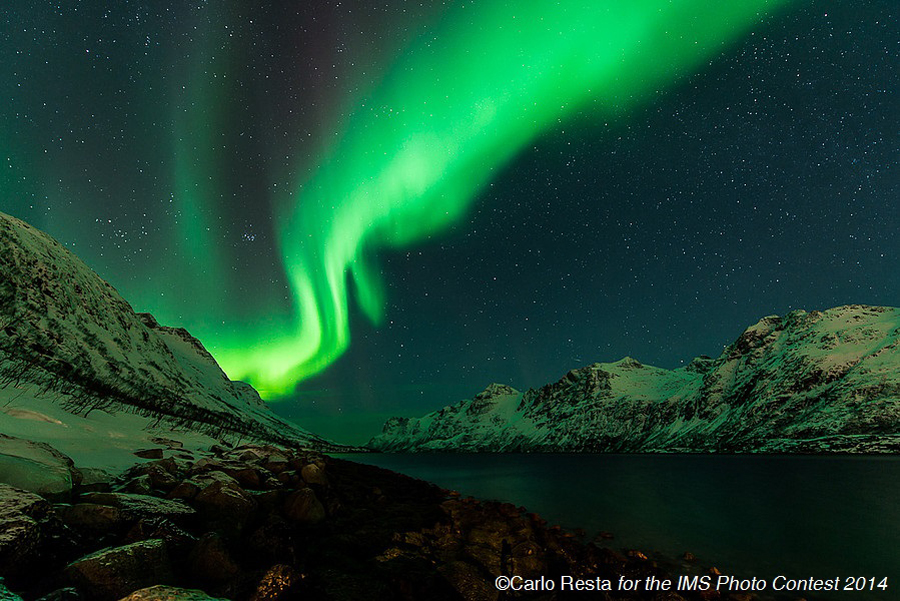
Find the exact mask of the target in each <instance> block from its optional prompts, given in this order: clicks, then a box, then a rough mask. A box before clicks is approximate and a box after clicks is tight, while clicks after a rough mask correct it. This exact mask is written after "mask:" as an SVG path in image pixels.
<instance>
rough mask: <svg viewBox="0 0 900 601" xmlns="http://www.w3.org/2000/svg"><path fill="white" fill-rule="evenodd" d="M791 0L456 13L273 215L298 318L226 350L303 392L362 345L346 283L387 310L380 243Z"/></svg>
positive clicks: (239, 366)
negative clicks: (569, 124)
mask: <svg viewBox="0 0 900 601" xmlns="http://www.w3.org/2000/svg"><path fill="white" fill-rule="evenodd" d="M784 3H785V1H781V0H768V1H766V0H756V1H748V2H726V3H714V4H712V5H711V4H709V3H707V2H700V1H698V0H676V1H671V0H665V1H660V0H642V1H634V2H613V1H604V2H597V1H596V0H592V1H576V0H569V1H562V2H557V1H553V2H550V1H546V0H531V1H528V2H522V1H517V2H505V1H492V2H486V3H476V4H460V5H458V6H456V7H454V8H453V9H451V10H450V11H449V12H448V14H446V15H445V16H444V17H443V19H442V20H441V21H440V23H439V24H438V25H437V26H436V27H434V28H433V29H432V30H430V31H429V32H428V33H427V34H426V35H423V36H421V37H420V38H419V39H417V40H416V41H415V42H414V43H412V44H411V45H410V46H409V47H408V48H407V49H406V50H405V52H404V53H403V54H402V56H400V57H399V58H398V59H397V60H396V61H395V62H394V64H393V65H392V66H391V68H390V70H389V71H388V72H387V74H386V76H385V77H384V79H383V81H381V82H380V84H379V85H378V86H377V87H376V89H374V91H372V93H371V94H370V95H369V96H368V98H367V99H365V100H364V101H363V102H361V103H360V104H359V106H358V107H357V108H356V110H355V112H354V113H353V114H352V115H351V116H350V117H349V118H348V119H347V120H346V123H345V124H344V127H343V129H342V132H341V134H340V136H339V138H338V142H337V143H336V144H334V146H333V147H332V148H330V152H329V154H328V156H327V157H326V158H324V160H322V161H321V162H320V164H319V165H318V167H317V169H316V171H315V172H314V174H313V176H312V178H311V179H309V180H308V181H303V182H297V184H296V198H299V201H296V202H285V203H282V205H283V206H282V207H281V209H280V215H278V216H277V219H276V222H277V223H279V224H280V226H279V227H280V231H279V243H280V248H281V254H282V257H283V261H284V269H285V271H286V273H287V279H288V281H289V284H290V289H291V292H292V295H293V298H292V305H293V306H294V307H295V315H294V316H293V319H291V320H290V321H289V323H283V322H282V323H278V322H273V323H272V325H270V326H269V327H268V328H263V329H260V328H258V327H254V328H252V329H250V330H247V331H246V332H244V333H242V334H239V335H238V334H235V335H233V336H231V337H230V339H222V338H220V339H217V340H213V341H212V342H213V344H212V349H213V352H214V354H215V355H216V357H217V358H218V359H219V361H220V362H221V363H222V365H223V366H224V368H225V370H226V371H227V372H228V374H229V376H230V377H232V378H239V379H243V380H246V381H248V382H250V383H251V384H253V385H254V386H255V387H257V388H258V389H259V390H260V391H262V393H263V394H264V396H266V397H267V398H270V399H271V398H277V397H279V396H282V395H285V394H287V393H290V392H291V391H292V390H293V388H294V387H295V386H296V384H297V383H298V382H299V381H301V380H303V379H304V378H306V377H309V376H311V375H313V374H316V373H318V372H320V371H321V370H323V369H324V368H326V367H327V366H328V365H329V364H331V363H332V362H333V361H334V360H335V359H336V358H337V357H339V356H340V355H341V353H342V352H343V351H344V350H345V349H346V348H347V345H348V344H349V343H350V331H349V326H348V323H349V322H348V312H349V311H350V310H351V309H350V303H349V300H348V299H349V296H350V294H349V292H348V281H351V280H352V282H353V287H354V291H355V298H356V299H357V300H358V302H359V305H360V306H361V308H362V310H363V311H364V313H365V314H366V315H367V316H368V317H369V319H371V320H372V322H373V323H375V324H378V323H379V322H380V320H381V319H382V318H383V306H384V295H385V291H384V284H383V282H382V279H381V277H380V274H379V272H378V268H377V266H376V263H375V256H376V254H377V252H378V251H379V249H382V248H402V247H406V246H409V245H412V244H414V243H416V242H418V241H422V240H424V239H427V238H428V237H429V236H432V235H434V234H437V233H439V232H441V231H442V230H444V229H445V228H447V227H448V226H450V225H451V224H453V223H454V222H455V221H457V220H458V219H460V217H461V216H463V215H464V214H465V213H466V211H467V209H468V208H469V207H470V205H471V204H472V203H473V201H474V200H475V198H476V196H477V193H478V191H479V189H480V188H481V187H482V186H483V185H484V184H485V183H486V182H488V181H489V180H490V178H491V177H492V174H493V173H494V172H495V171H496V170H498V169H499V168H500V167H502V166H503V165H504V164H505V163H506V162H508V161H509V160H510V159H511V158H513V157H514V156H515V155H516V154H517V153H518V152H519V151H520V150H521V149H522V148H523V146H524V145H526V144H528V142H529V141H531V140H533V139H535V138H536V137H537V136H540V135H541V134H542V132H545V131H546V130H548V128H551V127H553V126H556V125H558V124H559V123H561V122H563V121H565V120H566V119H569V118H573V117H575V116H579V117H582V116H584V115H587V116H589V117H590V118H597V119H600V118H603V119H608V118H611V117H615V116H616V115H621V114H622V113H623V112H624V111H627V110H628V109H629V108H630V107H632V106H633V105H635V104H636V103H640V102H647V101H648V100H649V99H651V98H652V97H653V96H654V95H655V94H658V93H659V92H660V90H661V88H662V87H663V86H666V85H670V84H672V83H673V82H674V81H676V80H677V79H678V78H679V77H680V76H684V75H686V74H690V73H691V72H693V71H695V70H697V69H699V68H701V66H702V65H703V64H704V63H705V62H708V61H709V60H710V59H711V58H712V57H714V56H715V55H716V54H717V53H719V52H721V50H722V48H723V46H724V45H725V44H727V43H729V42H732V41H735V40H737V39H740V38H741V36H743V35H744V34H745V33H746V32H747V30H748V29H749V28H750V27H752V26H753V25H754V24H756V23H758V22H759V21H760V19H761V18H762V17H763V16H764V15H765V14H766V13H769V12H771V11H773V10H775V9H777V8H778V7H780V6H781V5H783V4H784ZM194 239H201V237H200V236H197V237H195V238H194Z"/></svg>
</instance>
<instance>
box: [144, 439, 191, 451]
mask: <svg viewBox="0 0 900 601" xmlns="http://www.w3.org/2000/svg"><path fill="white" fill-rule="evenodd" d="M150 442H152V443H153V444H158V445H162V446H164V447H168V448H170V449H182V448H184V443H183V442H181V441H180V440H172V439H171V438H163V437H162V436H151V437H150Z"/></svg>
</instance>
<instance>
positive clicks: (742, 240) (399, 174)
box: [0, 0, 900, 443]
mask: <svg viewBox="0 0 900 601" xmlns="http://www.w3.org/2000/svg"><path fill="white" fill-rule="evenodd" d="M272 4H273V6H268V5H265V6H254V5H252V4H250V3H247V2H234V1H228V2H221V3H206V2H194V3H182V2H171V3H167V2H152V3H149V2H128V1H123V2H117V3H102V2H97V1H93V0H92V1H88V2H66V3H59V4H57V3H42V2H32V1H29V2H24V1H19V0H12V1H11V2H6V3H4V5H3V6H2V8H0V15H2V20H3V22H4V23H5V24H6V26H5V27H4V28H3V29H2V31H0V86H2V99H3V102H2V103H0V158H2V160H3V162H4V165H3V170H2V176H0V190H2V191H0V210H2V211H4V212H7V213H10V214H12V215H15V216H16V217H19V218H22V219H24V220H26V221H28V222H30V223H32V224H33V225H35V226H37V227H39V228H41V229H43V230H45V231H47V232H48V233H50V234H51V235H53V236H55V237H56V238H57V239H59V240H60V241H61V242H63V243H64V244H66V245H67V246H68V247H69V248H70V249H71V250H73V251H74V252H75V253H76V254H78V255H79V256H80V257H81V258H82V259H84V260H85V261H86V262H87V263H88V264H89V265H90V266H91V267H93V268H94V269H95V270H96V271H97V272H98V273H99V274H100V275H101V276H102V277H104V278H105V279H107V280H108V281H109V282H110V283H112V284H113V285H114V286H115V287H116V288H117V289H118V290H119V291H120V292H121V293H122V295H123V296H124V297H125V298H126V299H127V300H129V301H130V302H131V304H132V305H133V306H134V307H135V309H136V310H139V311H150V312H153V313H154V314H155V315H156V316H157V317H158V318H159V320H160V321H161V322H162V323H165V324H167V325H180V326H184V327H186V328H188V329H189V330H190V331H191V332H192V333H193V334H195V335H196V336H198V337H199V338H200V339H201V340H202V341H203V342H204V344H205V345H206V346H207V347H208V348H209V349H210V350H211V351H212V352H213V353H214V355H215V356H216V357H217V358H218V359H219V360H220V362H221V363H222V364H223V366H224V367H225V368H226V371H228V373H229V375H231V376H232V377H236V378H237V377H239V378H246V379H248V380H249V381H251V382H252V383H254V384H255V385H256V386H257V387H258V388H259V389H261V390H262V391H263V393H264V395H265V396H268V397H270V398H278V399H280V400H277V401H274V402H273V407H274V408H275V409H276V411H278V412H279V413H282V414H283V415H286V416H289V417H293V418H295V419H296V420H297V421H298V422H300V423H301V425H304V426H306V427H308V428H309V429H312V430H313V431H316V432H318V433H320V434H322V435H325V436H328V437H332V438H334V439H335V440H338V441H340V442H357V443H358V442H364V441H365V440H367V439H368V438H369V437H371V436H372V435H374V434H375V433H377V432H378V431H379V429H380V425H381V423H383V421H384V419H386V418H387V417H389V416H392V415H421V414H423V413H425V412H428V411H432V410H434V409H436V408H439V407H442V406H444V405H447V404H450V403H452V402H455V401H457V400H459V399H461V398H465V397H470V396H472V395H474V394H476V393H477V392H479V391H480V390H482V389H483V388H484V387H485V386H486V385H487V384H489V383H491V382H502V383H508V384H510V385H512V386H515V387H517V388H519V389H525V388H527V387H529V386H537V385H542V384H545V383H547V382H550V381H553V380H555V379H557V378H559V377H560V376H561V375H563V374H564V373H565V372H566V371H568V370H569V369H572V368H575V367H579V366H583V365H586V364H590V363H593V362H595V361H615V360H617V359H619V358H621V357H623V356H626V355H627V356H632V357H635V358H637V359H638V360H640V361H642V362H644V363H647V364H652V365H658V366H661V367H669V368H673V367H677V366H679V365H682V364H684V363H686V362H688V361H690V359H691V358H693V357H694V356H696V355H700V354H706V355H712V356H716V355H718V353H720V352H721V350H722V347H723V345H725V344H728V343H730V342H731V341H733V340H734V338H735V337H736V336H737V335H738V334H740V332H741V331H742V330H743V329H744V328H745V327H746V326H748V325H750V324H752V323H755V322H756V321H757V320H758V319H759V318H760V317H762V316H765V315H769V314H773V313H774V314H784V313H786V312H788V311H790V310H792V309H807V310H812V309H825V308H829V307H832V306H836V305H841V304H847V303H867V304H883V305H892V306H897V305H898V304H900V300H898V299H900V269H898V268H897V265H898V264H900V236H897V231H900V210H898V208H897V200H898V198H900V172H898V157H900V99H898V97H897V90H898V84H900V14H898V11H897V5H896V2H894V0H884V1H872V2H860V1H853V2H851V1H842V2H806V3H787V2H775V1H770V2H765V1H762V0H760V1H753V2H751V1H747V2H742V3H733V4H736V5H741V6H743V7H748V8H746V10H747V11H749V12H748V13H747V14H738V13H741V10H742V9H733V10H732V9H716V10H719V11H720V13H721V14H709V9H708V3H702V2H693V1H690V0H683V1H682V2H680V3H675V7H676V8H671V5H670V4H669V3H665V2H650V1H649V0H648V1H641V2H638V1H635V2H633V3H610V5H611V6H613V7H615V6H616V5H617V4H621V5H623V6H627V7H628V8H610V9H609V10H608V11H607V13H606V14H604V15H601V16H600V17H598V16H597V15H596V12H597V10H598V9H597V8H596V7H597V6H599V4H600V3H598V2H577V1H567V2H562V3H556V2H543V1H538V0H529V1H521V0H520V1H519V2H503V1H499V0H479V1H477V2H457V3H448V4H447V5H444V4H438V3H426V5H425V6H420V5H418V4H415V3H408V2H398V1H396V0H389V1H388V2H387V3H386V4H385V3H379V4H378V5H377V6H376V5H373V4H372V3H369V2H363V1H358V0H353V1H349V2H334V3H325V2H306V3H272ZM657 4H659V5H660V6H663V5H665V6H666V7H668V8H667V9H666V10H669V11H670V12H669V13H666V16H665V18H664V19H661V20H660V19H659V18H658V17H652V15H654V14H656V13H657V12H659V11H658V10H657V8H658V7H657V6H656V5H657ZM723 4H732V3H723ZM560 6H561V7H562V8H561V7H560ZM704 6H706V8H704ZM670 9H671V10H670ZM729 10H732V12H733V13H735V14H731V13H729V12H728V11H729ZM698 15H702V16H698ZM651 17H652V18H651ZM652 19H656V20H655V21H654V20H652ZM704 36H705V37H704Z"/></svg>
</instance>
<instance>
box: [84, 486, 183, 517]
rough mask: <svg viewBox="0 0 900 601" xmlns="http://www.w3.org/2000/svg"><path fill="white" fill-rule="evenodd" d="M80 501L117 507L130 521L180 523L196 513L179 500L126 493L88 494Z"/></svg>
mask: <svg viewBox="0 0 900 601" xmlns="http://www.w3.org/2000/svg"><path fill="white" fill-rule="evenodd" d="M79 500H81V501H84V502H85V503H94V504H97V505H108V506H110V507H116V508H118V509H120V510H121V512H122V514H123V515H124V516H125V517H126V518H128V519H141V518H148V517H166V518H169V519H171V520H175V521H178V520H179V519H184V518H187V517H189V516H191V515H193V514H195V513H196V512H195V511H194V509H193V508H192V507H190V506H189V505H187V504H185V503H183V502H181V501H179V500H177V499H160V498H159V497H153V496H150V495H138V494H131V493H124V492H105V493H104V492H95V493H88V494H86V495H81V496H80V497H79Z"/></svg>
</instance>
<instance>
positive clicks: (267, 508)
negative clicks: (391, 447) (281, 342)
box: [0, 440, 727, 601]
mask: <svg viewBox="0 0 900 601" xmlns="http://www.w3.org/2000/svg"><path fill="white" fill-rule="evenodd" d="M160 442H162V443H164V444H162V445H160V446H159V447H156V448H151V449H145V450H142V451H139V452H138V454H139V455H140V456H141V457H142V459H137V458H136V461H138V462H139V463H136V465H134V466H133V467H131V468H130V469H129V470H127V471H126V472H125V473H124V474H122V475H121V476H119V477H117V478H115V479H111V480H109V479H104V478H102V477H98V475H97V474H96V473H91V472H89V471H86V473H84V474H82V473H81V472H80V471H79V470H77V469H76V468H74V466H70V467H71V473H72V486H71V489H70V490H59V489H58V488H57V489H56V490H54V491H53V493H52V494H50V495H45V496H47V497H49V499H48V498H45V497H42V496H40V495H38V494H35V493H32V492H27V491H24V490H21V489H18V488H14V487H12V486H9V485H6V484H2V485H0V574H2V576H3V577H4V581H3V582H0V598H2V599H17V598H23V599H26V600H29V601H30V600H32V599H43V600H44V601H51V600H53V601H68V600H73V601H74V600H79V599H84V600H94V599H96V600H100V601H107V600H114V599H123V598H127V599H145V600H147V599H198V600H200V599H209V598H224V599H239V600H240V599H252V600H255V601H264V600H277V599H300V598H302V599H330V600H341V601H343V600H347V601H349V600H354V601H365V600H373V601H374V600H382V599H411V600H415V599H434V600H443V599H446V600H459V599H463V600H471V601H475V600H482V599H484V600H500V599H511V598H522V599H548V600H549V599H557V598H566V596H567V594H566V593H559V592H558V591H557V592H551V593H548V592H537V593H528V594H526V593H522V594H515V595H513V594H509V593H502V592H499V591H497V590H496V589H495V588H494V586H493V582H494V579H495V578H496V577H497V576H500V575H504V574H506V575H510V574H516V575H520V576H522V577H524V578H540V577H542V576H543V577H547V578H559V577H560V576H562V575H571V576H574V577H576V578H578V577H583V578H597V577H599V578H608V579H616V580H617V579H618V578H619V576H627V577H629V578H633V579H637V578H640V579H644V578H646V577H647V576H651V575H655V576H658V577H663V576H665V575H666V573H665V570H664V569H663V568H662V567H661V566H660V565H658V564H657V563H656V562H655V561H653V560H652V559H648V558H647V556H645V555H644V554H643V553H640V552H631V553H623V554H620V553H618V552H616V551H613V550H610V549H606V548H600V547H597V546H595V545H593V544H591V543H585V542H582V541H580V540H579V538H578V536H576V535H575V534H573V533H570V532H566V531H564V530H562V529H561V528H559V527H556V526H549V525H548V524H547V523H546V522H545V521H544V520H542V519H541V518H540V517H539V516H537V515H535V514H532V513H528V512H527V511H526V510H525V509H524V508H521V507H515V506H513V505H510V504H504V503H498V502H484V501H478V500H475V499H466V498H461V497H460V496H459V495H458V494H457V493H454V492H452V491H447V490H444V489H441V488H439V487H437V486H435V485H433V484H430V483H427V482H423V481H420V480H415V479H413V478H409V477H406V476H402V475H399V474H396V473H393V472H390V471H387V470H383V469H380V468H376V467H372V466H366V465H361V464H356V463H352V462H349V461H345V460H341V459H338V458H334V457H328V456H325V455H322V454H319V453H316V452H312V451H307V450H299V449H287V448H281V447H274V446H269V445H242V446H238V447H234V448H231V447H228V446H226V445H217V446H214V447H212V448H211V449H210V450H209V451H208V452H199V451H188V450H186V449H184V448H180V443H178V442H176V441H168V445H169V446H166V444H165V443H166V441H165V440H160ZM697 569H699V568H697ZM3 586H5V587H6V588H7V589H8V590H6V591H4V590H3ZM136 591H137V592H136ZM191 591H192V592H191ZM201 591H202V592H201ZM571 595H577V598H579V599H585V598H595V597H596V598H605V599H635V598H648V599H660V600H661V599H669V600H677V599H681V598H701V597H700V594H699V593H697V594H695V595H694V596H693V597H692V596H691V595H690V594H687V595H686V596H685V597H681V596H679V594H675V593H633V592H613V593H609V594H605V593H604V594H600V593H596V594H592V593H585V592H579V593H572V594H571ZM702 598H710V595H708V594H706V595H704V597H702ZM726 598H727V597H726Z"/></svg>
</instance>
